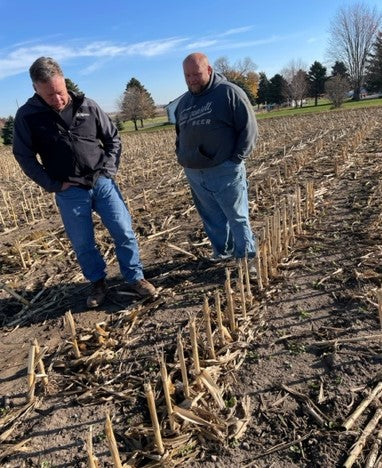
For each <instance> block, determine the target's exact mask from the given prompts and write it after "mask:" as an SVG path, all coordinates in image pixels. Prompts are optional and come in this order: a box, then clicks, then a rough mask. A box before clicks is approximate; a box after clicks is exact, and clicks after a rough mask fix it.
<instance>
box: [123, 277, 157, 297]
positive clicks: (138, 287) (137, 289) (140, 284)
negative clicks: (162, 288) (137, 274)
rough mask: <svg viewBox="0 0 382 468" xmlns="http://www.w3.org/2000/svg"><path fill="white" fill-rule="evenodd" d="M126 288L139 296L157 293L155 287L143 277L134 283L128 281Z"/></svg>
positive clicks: (149, 295) (150, 295)
mask: <svg viewBox="0 0 382 468" xmlns="http://www.w3.org/2000/svg"><path fill="white" fill-rule="evenodd" d="M128 288H129V290H130V291H132V292H134V293H136V294H138V296H140V297H152V296H155V295H156V294H157V290H156V289H155V287H154V286H153V285H152V284H151V283H149V282H148V281H147V280H146V279H144V278H142V279H140V280H138V281H136V282H135V283H129V285H128Z"/></svg>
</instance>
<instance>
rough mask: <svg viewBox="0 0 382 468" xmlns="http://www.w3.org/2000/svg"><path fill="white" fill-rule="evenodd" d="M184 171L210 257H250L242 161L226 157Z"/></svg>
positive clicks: (252, 244)
mask: <svg viewBox="0 0 382 468" xmlns="http://www.w3.org/2000/svg"><path fill="white" fill-rule="evenodd" d="M184 172H185V174H186V176H187V179H188V182H189V183H190V186H191V193H192V197H193V199H194V203H195V206H196V209H197V210H198V212H199V215H200V217H201V218H202V221H203V224H204V228H205V230H206V233H207V236H208V238H209V239H210V241H211V244H212V249H213V253H214V256H216V257H219V256H225V255H233V256H234V257H235V258H243V257H245V255H247V256H248V257H249V258H250V257H254V256H255V251H256V247H255V239H254V236H253V234H252V230H251V226H250V223H249V213H248V189H247V181H246V171H245V165H244V162H241V163H239V164H237V163H234V162H233V161H230V160H228V161H224V162H223V163H222V164H219V165H218V166H215V167H210V168H206V169H190V168H184Z"/></svg>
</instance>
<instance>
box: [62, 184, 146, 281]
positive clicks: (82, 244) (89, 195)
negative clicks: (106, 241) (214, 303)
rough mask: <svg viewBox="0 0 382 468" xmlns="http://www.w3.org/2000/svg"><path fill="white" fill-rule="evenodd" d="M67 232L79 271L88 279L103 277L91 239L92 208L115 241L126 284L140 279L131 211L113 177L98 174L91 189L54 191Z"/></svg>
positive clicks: (139, 266) (139, 265)
mask: <svg viewBox="0 0 382 468" xmlns="http://www.w3.org/2000/svg"><path fill="white" fill-rule="evenodd" d="M56 202H57V206H58V207H59V209H60V213H61V217H62V221H63V223H64V226H65V230H66V233H67V235H68V237H69V239H70V242H71V243H72V246H73V249H74V251H75V253H76V256H77V260H78V263H79V264H80V267H81V270H82V273H83V274H84V276H85V278H86V279H88V280H89V281H97V280H99V279H101V278H104V277H105V276H106V263H105V261H104V259H103V258H102V256H101V254H100V251H99V250H98V248H97V246H96V243H95V238H94V225H93V220H92V211H93V210H94V211H95V212H97V213H98V214H99V215H100V217H101V220H102V222H103V224H104V225H105V226H106V228H107V229H108V231H109V233H110V235H111V237H112V238H113V240H114V244H115V253H116V256H117V259H118V262H119V267H120V270H121V273H122V275H123V277H124V278H125V279H126V281H128V282H129V283H133V282H135V281H138V280H140V279H142V278H143V272H142V265H141V262H140V259H139V250H138V243H137V240H136V238H135V235H134V232H133V229H132V225H131V217H130V213H129V211H128V209H127V207H126V205H125V203H124V201H123V199H122V195H121V193H120V191H119V190H118V187H117V185H116V184H115V182H114V181H113V180H112V179H108V178H107V177H104V176H101V177H99V179H98V180H97V182H96V183H95V186H94V187H93V188H92V189H89V190H85V189H83V188H79V187H75V186H73V187H70V188H68V189H67V190H64V191H62V192H57V193H56Z"/></svg>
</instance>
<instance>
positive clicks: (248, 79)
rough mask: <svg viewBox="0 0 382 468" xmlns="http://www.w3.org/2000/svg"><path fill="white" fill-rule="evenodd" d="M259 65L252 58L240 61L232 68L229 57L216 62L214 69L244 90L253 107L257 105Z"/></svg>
mask: <svg viewBox="0 0 382 468" xmlns="http://www.w3.org/2000/svg"><path fill="white" fill-rule="evenodd" d="M256 68H257V65H256V64H255V62H254V61H253V60H252V59H251V58H250V57H245V58H244V59H243V60H238V61H237V62H235V63H234V65H232V66H231V64H230V63H229V60H228V58H227V57H219V58H218V59H217V60H215V62H214V69H215V70H216V71H217V72H219V73H222V74H223V75H224V76H225V77H226V78H227V80H229V81H232V83H235V84H236V85H238V86H240V88H242V89H243V90H244V91H245V92H246V94H247V96H248V98H249V100H250V102H251V104H252V105H255V103H256V96H257V89H258V87H259V75H258V74H257V73H256V72H255V70H256Z"/></svg>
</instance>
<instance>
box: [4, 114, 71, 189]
mask: <svg viewBox="0 0 382 468" xmlns="http://www.w3.org/2000/svg"><path fill="white" fill-rule="evenodd" d="M13 154H14V156H15V158H16V160H17V162H18V163H19V165H20V167H21V169H22V170H23V171H24V173H25V174H26V175H27V176H28V177H29V178H30V179H32V180H33V181H34V182H36V184H38V185H40V186H41V187H42V188H43V189H44V190H46V191H47V192H59V191H61V187H62V182H60V181H59V180H54V179H52V178H51V177H50V176H49V175H48V173H47V172H46V170H45V168H44V166H43V165H42V164H41V163H40V162H39V161H38V159H37V153H36V151H34V149H33V144H32V137H31V133H30V129H29V127H28V125H27V123H26V122H25V119H24V118H23V116H22V115H21V114H20V112H17V113H16V117H15V122H14V127H13Z"/></svg>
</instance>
